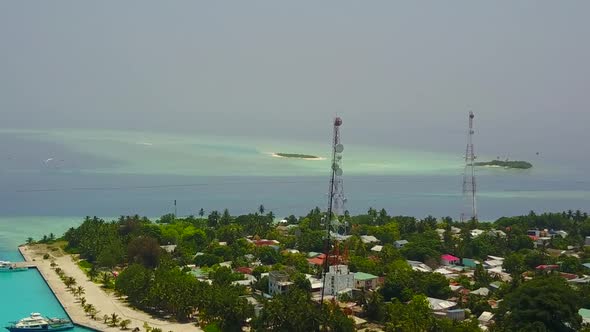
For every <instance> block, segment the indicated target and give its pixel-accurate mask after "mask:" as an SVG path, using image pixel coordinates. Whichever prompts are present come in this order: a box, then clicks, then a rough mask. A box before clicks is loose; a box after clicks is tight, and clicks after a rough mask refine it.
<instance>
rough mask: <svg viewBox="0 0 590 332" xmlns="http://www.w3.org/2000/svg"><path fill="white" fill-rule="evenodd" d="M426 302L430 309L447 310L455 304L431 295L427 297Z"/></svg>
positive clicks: (455, 303)
mask: <svg viewBox="0 0 590 332" xmlns="http://www.w3.org/2000/svg"><path fill="white" fill-rule="evenodd" d="M428 303H429V304H430V308H431V309H432V311H435V312H436V311H448V310H452V309H454V308H455V307H456V306H457V302H453V301H447V300H441V299H435V298H433V297H429V298H428Z"/></svg>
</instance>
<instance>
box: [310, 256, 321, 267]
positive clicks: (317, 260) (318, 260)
mask: <svg viewBox="0 0 590 332" xmlns="http://www.w3.org/2000/svg"><path fill="white" fill-rule="evenodd" d="M324 256H325V255H324ZM307 261H308V262H309V263H310V264H313V265H320V266H321V265H324V259H323V258H320V257H319V256H318V257H314V258H308V259H307Z"/></svg>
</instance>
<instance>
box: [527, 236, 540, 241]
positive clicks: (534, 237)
mask: <svg viewBox="0 0 590 332" xmlns="http://www.w3.org/2000/svg"><path fill="white" fill-rule="evenodd" d="M529 237H530V238H531V240H533V241H537V240H538V239H539V237H538V236H535V235H529Z"/></svg>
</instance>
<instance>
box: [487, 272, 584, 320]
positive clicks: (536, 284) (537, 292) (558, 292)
mask: <svg viewBox="0 0 590 332" xmlns="http://www.w3.org/2000/svg"><path fill="white" fill-rule="evenodd" d="M580 303H581V298H580V296H579V294H578V293H577V292H576V291H575V290H574V289H572V288H571V287H570V286H569V285H568V284H567V282H566V281H565V280H564V279H563V278H561V277H558V276H548V277H537V278H535V279H533V280H531V281H528V282H525V283H523V284H522V285H520V286H519V287H518V288H516V289H515V290H514V291H513V292H511V293H508V294H507V295H506V296H505V297H504V301H502V302H501V304H500V307H499V309H498V313H497V317H496V325H497V327H498V330H499V331H576V330H578V329H580V327H581V325H582V324H581V323H582V318H581V317H580V315H578V309H579V307H580Z"/></svg>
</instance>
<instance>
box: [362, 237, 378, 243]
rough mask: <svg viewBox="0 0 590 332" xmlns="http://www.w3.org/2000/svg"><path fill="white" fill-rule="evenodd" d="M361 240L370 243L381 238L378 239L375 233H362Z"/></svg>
mask: <svg viewBox="0 0 590 332" xmlns="http://www.w3.org/2000/svg"><path fill="white" fill-rule="evenodd" d="M361 241H363V243H364V244H368V243H377V242H379V239H377V238H376V237H374V236H373V235H361Z"/></svg>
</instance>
